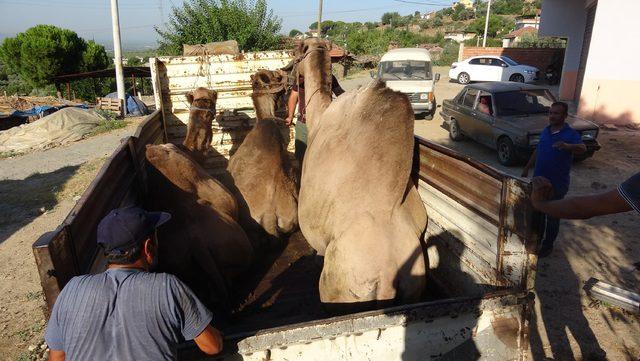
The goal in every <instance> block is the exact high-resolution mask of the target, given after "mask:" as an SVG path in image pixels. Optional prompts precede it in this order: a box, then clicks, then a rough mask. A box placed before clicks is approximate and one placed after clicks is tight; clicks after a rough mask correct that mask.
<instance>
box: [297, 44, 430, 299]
mask: <svg viewBox="0 0 640 361" xmlns="http://www.w3.org/2000/svg"><path fill="white" fill-rule="evenodd" d="M329 49H330V47H329V44H328V42H326V41H324V40H319V39H315V38H311V39H306V40H304V41H303V42H302V43H301V44H300V47H299V48H298V50H297V59H298V60H297V61H298V65H297V68H298V72H299V73H300V75H302V76H304V79H305V102H306V110H307V127H308V129H309V136H308V148H307V152H306V155H305V160H304V164H303V169H302V179H301V183H300V184H301V188H300V194H299V200H298V204H299V208H298V217H299V222H300V229H301V230H302V233H303V234H304V236H305V238H306V239H307V241H308V242H309V244H310V245H311V246H312V247H313V248H314V249H315V250H316V251H317V252H318V254H319V255H324V266H323V269H322V274H321V276H320V283H319V287H320V298H321V301H322V302H323V303H325V304H327V305H335V306H347V307H353V309H361V308H362V307H370V306H378V307H381V306H382V307H383V306H386V305H388V304H390V303H393V302H403V303H406V302H416V301H418V300H419V299H420V297H421V295H422V292H423V290H424V287H425V281H426V269H427V267H426V261H425V257H424V252H423V246H424V244H423V240H422V237H423V235H424V232H425V229H426V225H427V213H426V210H425V208H424V204H423V203H422V201H421V199H420V196H419V194H418V191H417V189H416V188H415V187H414V184H413V182H412V180H411V179H410V178H411V177H410V176H411V168H412V158H413V147H414V139H413V124H414V115H413V111H412V109H411V104H410V102H409V99H408V98H407V96H406V95H403V94H401V93H398V92H395V91H393V90H391V89H389V88H387V87H386V86H385V85H384V84H383V83H381V82H379V81H378V82H374V83H372V84H369V85H368V86H367V87H364V88H361V89H357V90H352V91H349V92H347V93H344V94H342V95H340V96H339V97H338V98H337V99H336V100H334V101H333V102H332V101H331V72H330V71H331V68H330V58H329Z"/></svg>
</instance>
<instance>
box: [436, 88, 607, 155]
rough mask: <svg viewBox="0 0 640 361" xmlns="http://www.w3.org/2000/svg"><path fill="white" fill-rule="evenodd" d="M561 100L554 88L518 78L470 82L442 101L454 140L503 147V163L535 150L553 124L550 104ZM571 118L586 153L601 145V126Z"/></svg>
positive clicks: (446, 122)
mask: <svg viewBox="0 0 640 361" xmlns="http://www.w3.org/2000/svg"><path fill="white" fill-rule="evenodd" d="M555 101H556V99H555V98H554V97H553V95H552V94H551V93H550V92H549V90H547V89H545V88H543V87H539V86H535V85H529V84H522V83H515V82H494V83H477V84H472V85H467V86H466V87H464V89H462V91H461V92H460V93H459V94H458V95H457V96H456V97H455V98H453V99H448V100H445V101H444V102H443V104H442V112H441V113H440V114H441V115H442V118H443V119H444V123H443V127H444V128H445V129H447V130H449V137H450V138H451V139H452V140H456V141H457V140H461V139H463V138H465V137H468V138H471V139H473V140H475V141H477V142H478V143H481V144H484V145H486V146H488V147H490V148H493V149H496V150H497V151H498V160H499V161H500V163H502V164H503V165H513V164H516V163H517V162H522V161H524V160H526V159H528V157H529V156H530V155H531V152H532V151H533V150H534V149H535V147H536V144H538V141H539V139H540V133H541V132H542V130H543V129H544V127H546V126H547V125H548V124H549V120H548V113H549V108H550V106H551V104H552V103H553V102H555ZM567 123H568V124H569V125H570V126H571V127H572V128H573V129H575V130H576V131H578V132H580V134H582V140H583V142H584V144H585V145H586V146H587V153H586V154H584V155H582V156H580V157H579V158H576V160H583V159H586V158H588V157H591V156H593V154H594V152H595V151H597V150H598V149H600V145H599V144H598V141H597V140H596V138H597V137H598V126H597V125H595V124H594V123H592V122H590V121H587V120H584V119H580V118H577V117H575V116H572V115H569V116H568V117H567Z"/></svg>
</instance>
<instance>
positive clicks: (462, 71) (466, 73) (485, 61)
mask: <svg viewBox="0 0 640 361" xmlns="http://www.w3.org/2000/svg"><path fill="white" fill-rule="evenodd" d="M539 73H540V70H539V69H538V68H536V67H533V66H530V65H523V64H518V63H517V62H516V61H515V60H513V59H511V58H509V57H508V56H495V55H486V56H474V57H472V58H469V59H467V60H463V61H459V62H456V63H453V64H451V69H450V70H449V78H450V79H455V80H457V81H458V83H460V84H468V83H469V82H472V81H515V82H520V83H532V82H534V81H535V80H538V76H539Z"/></svg>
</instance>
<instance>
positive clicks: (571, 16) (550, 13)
mask: <svg viewBox="0 0 640 361" xmlns="http://www.w3.org/2000/svg"><path fill="white" fill-rule="evenodd" d="M620 1H622V2H623V1H625V0H620ZM635 1H636V0H633V2H635ZM586 17H587V14H586V10H585V0H543V1H542V16H541V18H540V30H539V35H540V36H558V37H563V38H567V39H568V41H567V49H566V51H565V61H564V68H563V71H577V70H578V67H579V66H580V52H581V51H582V38H583V36H584V26H585V21H586Z"/></svg>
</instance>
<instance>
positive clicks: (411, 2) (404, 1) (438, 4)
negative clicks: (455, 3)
mask: <svg viewBox="0 0 640 361" xmlns="http://www.w3.org/2000/svg"><path fill="white" fill-rule="evenodd" d="M393 1H395V2H399V3H405V4H418V5H434V6H451V3H446V4H443V3H429V2H417V1H408V0H393Z"/></svg>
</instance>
